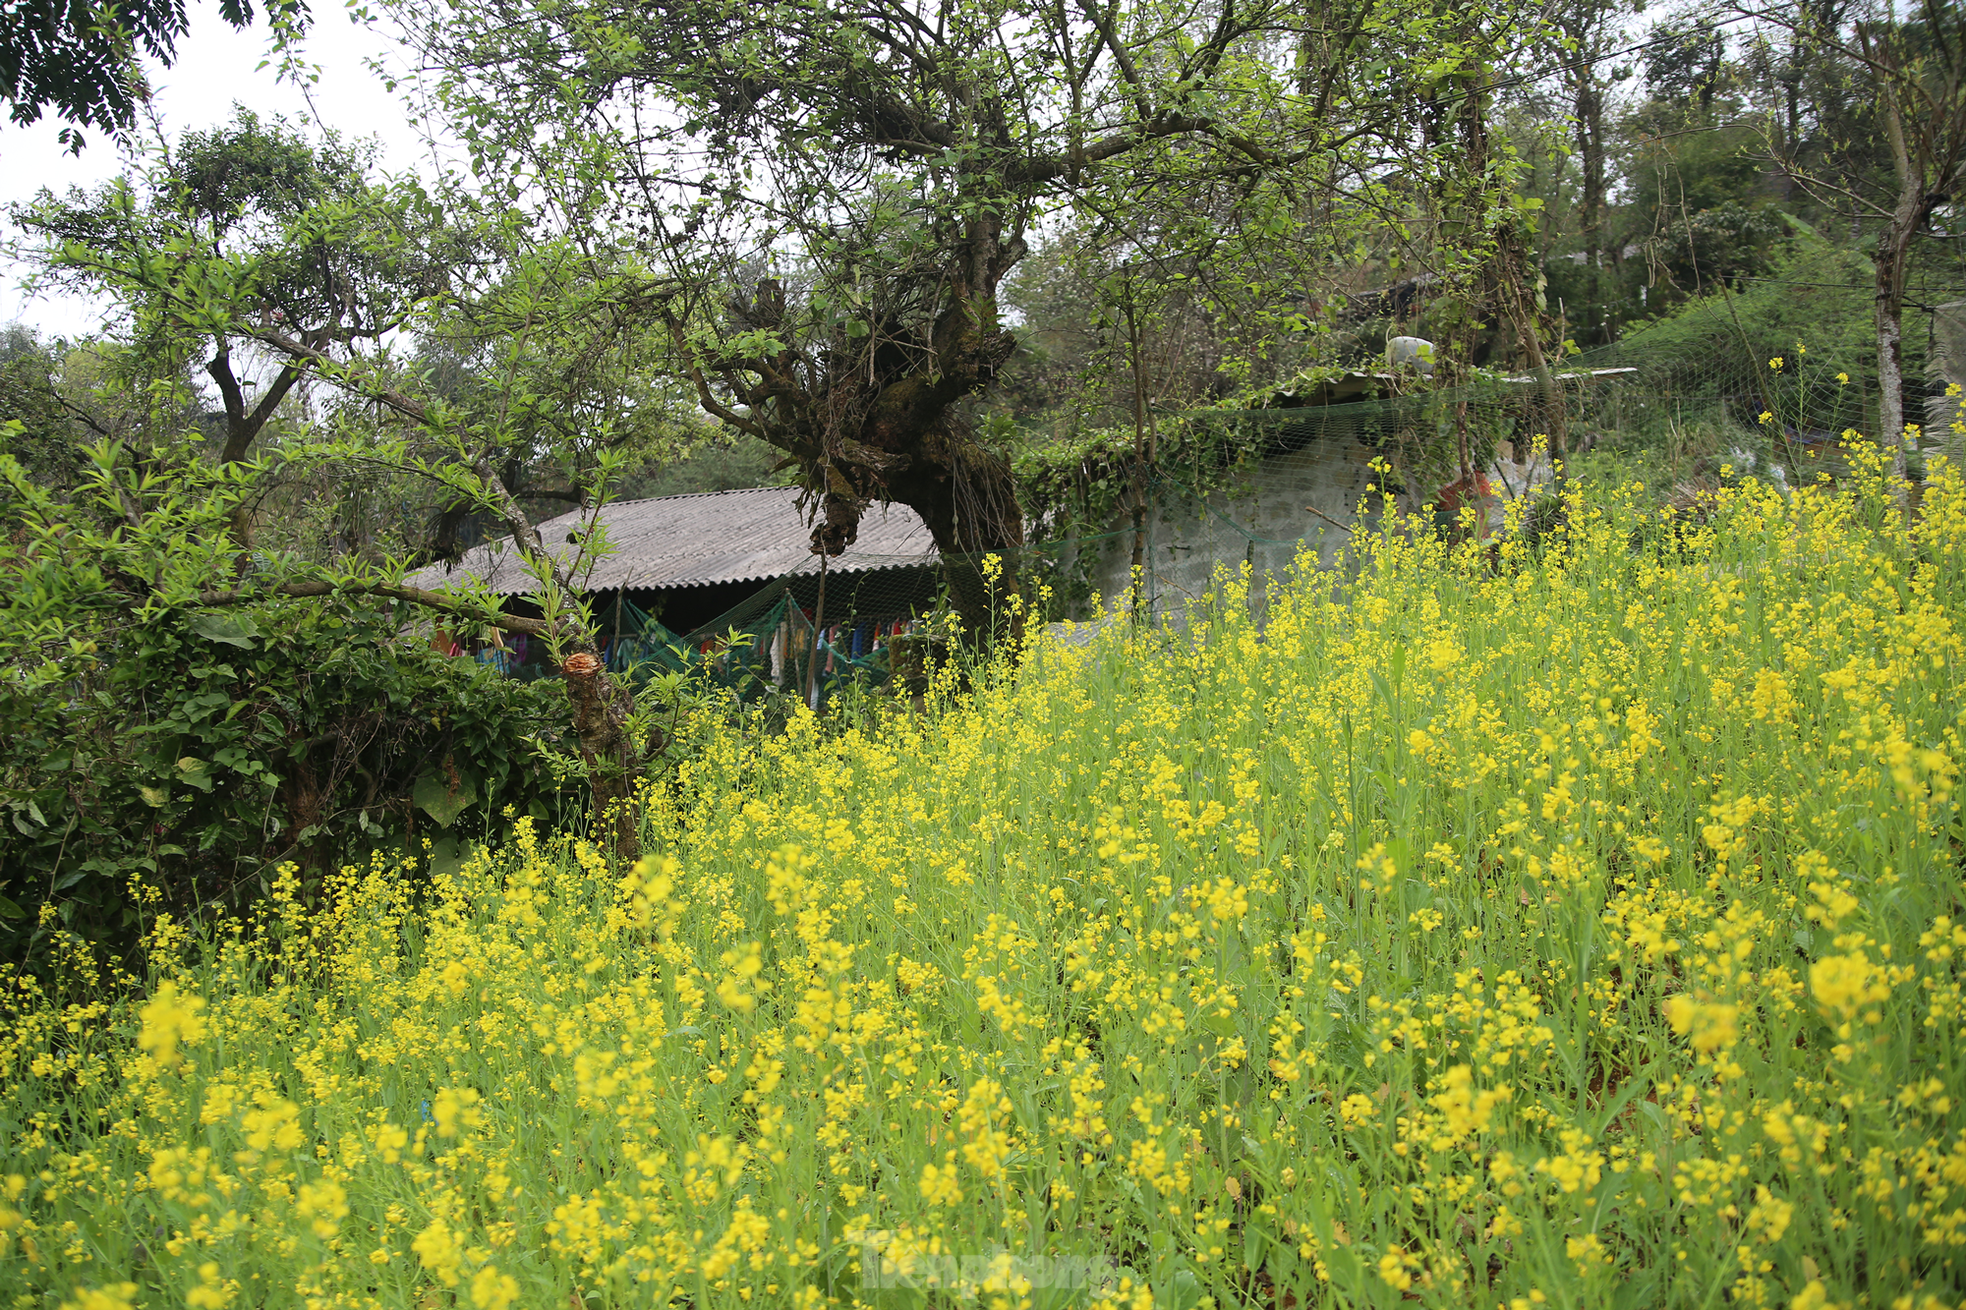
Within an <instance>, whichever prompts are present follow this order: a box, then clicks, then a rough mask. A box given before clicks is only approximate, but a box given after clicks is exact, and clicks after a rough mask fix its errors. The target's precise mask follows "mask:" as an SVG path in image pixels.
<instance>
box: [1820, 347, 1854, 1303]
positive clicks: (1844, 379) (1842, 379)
mask: <svg viewBox="0 0 1966 1310" xmlns="http://www.w3.org/2000/svg"><path fill="white" fill-rule="evenodd" d="M1836 380H1837V382H1838V383H1840V384H1841V385H1843V386H1846V387H1847V386H1849V385H1850V375H1849V374H1848V373H1838V374H1837V375H1836ZM1818 1286H1821V1284H1818Z"/></svg>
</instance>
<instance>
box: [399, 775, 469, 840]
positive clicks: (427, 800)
mask: <svg viewBox="0 0 1966 1310" xmlns="http://www.w3.org/2000/svg"><path fill="white" fill-rule="evenodd" d="M411 799H413V800H415V802H416V806H417V808H418V809H420V810H422V811H423V812H424V813H425V814H428V815H429V816H430V817H431V818H433V819H435V820H436V821H437V822H438V824H439V825H441V826H442V827H445V828H448V827H450V826H451V824H453V823H455V822H457V816H458V815H460V814H462V813H464V810H465V807H466V806H468V805H470V804H471V803H472V802H474V801H476V800H477V799H478V792H477V788H476V787H475V786H474V785H473V784H472V782H471V779H470V778H468V777H465V776H463V775H460V776H459V778H458V783H457V786H456V787H455V788H452V787H451V785H450V783H449V782H448V780H446V779H445V778H443V777H441V776H439V775H437V774H434V773H426V774H424V775H423V776H422V777H420V778H418V779H417V780H416V790H415V791H413V792H412V793H411Z"/></svg>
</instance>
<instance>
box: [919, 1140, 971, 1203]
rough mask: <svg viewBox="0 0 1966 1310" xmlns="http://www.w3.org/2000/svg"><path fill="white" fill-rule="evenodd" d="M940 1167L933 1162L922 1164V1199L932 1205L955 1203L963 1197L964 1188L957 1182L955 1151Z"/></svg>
mask: <svg viewBox="0 0 1966 1310" xmlns="http://www.w3.org/2000/svg"><path fill="white" fill-rule="evenodd" d="M949 1154H950V1157H951V1158H950V1159H949V1160H948V1161H947V1162H945V1164H944V1166H943V1167H942V1168H940V1169H938V1168H936V1167H935V1166H934V1165H933V1164H925V1165H923V1166H922V1199H923V1200H924V1201H927V1202H928V1203H929V1204H930V1205H954V1204H955V1203H956V1202H958V1201H960V1200H962V1199H963V1191H962V1188H961V1187H959V1186H957V1184H956V1165H955V1160H954V1156H955V1152H953V1151H951V1152H950V1153H949Z"/></svg>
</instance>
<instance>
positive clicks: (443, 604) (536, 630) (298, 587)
mask: <svg viewBox="0 0 1966 1310" xmlns="http://www.w3.org/2000/svg"><path fill="white" fill-rule="evenodd" d="M274 596H286V597H291V598H295V599H303V600H304V599H307V598H309V597H315V596H387V597H389V598H390V599H392V600H406V601H409V602H410V603H411V604H414V605H421V606H424V607H425V608H427V609H434V610H438V611H441V612H442V613H445V614H452V615H456V616H457V617H459V618H465V619H469V620H471V621H472V622H473V623H483V624H485V625H487V626H489V627H494V628H498V629H500V630H501V631H504V632H519V633H524V634H526V635H527V636H532V637H538V636H543V635H545V633H546V629H547V624H546V620H544V619H528V618H524V617H521V616H520V615H517V614H486V613H484V612H483V611H480V610H476V609H473V608H472V607H470V606H467V605H462V604H460V603H458V602H457V601H455V600H453V599H452V598H451V597H449V596H446V595H444V594H443V593H442V592H438V591H425V590H424V589H423V588H421V587H410V586H405V585H404V584H402V583H400V582H320V581H315V582H285V583H282V584H280V585H279V586H277V587H274V588H273V589H272V590H271V591H270V592H269V591H254V590H249V589H246V588H235V589H233V590H230V591H201V592H199V593H198V603H199V604H200V605H203V606H206V607H208V608H213V609H216V608H219V607H221V606H226V605H245V604H250V603H251V602H253V601H258V600H266V599H269V598H270V597H274Z"/></svg>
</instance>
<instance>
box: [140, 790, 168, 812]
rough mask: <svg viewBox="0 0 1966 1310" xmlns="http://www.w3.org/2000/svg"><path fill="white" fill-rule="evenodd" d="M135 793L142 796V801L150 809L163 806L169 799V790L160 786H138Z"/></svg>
mask: <svg viewBox="0 0 1966 1310" xmlns="http://www.w3.org/2000/svg"><path fill="white" fill-rule="evenodd" d="M137 795H139V796H141V797H143V803H144V804H145V805H148V806H150V807H151V808H152V809H162V808H164V806H165V804H167V803H168V802H169V801H170V799H171V794H170V792H168V791H166V790H165V789H164V788H162V787H138V788H137Z"/></svg>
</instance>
